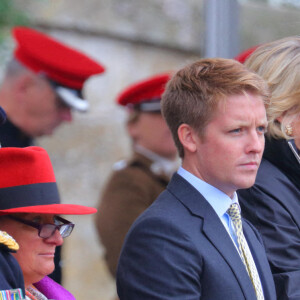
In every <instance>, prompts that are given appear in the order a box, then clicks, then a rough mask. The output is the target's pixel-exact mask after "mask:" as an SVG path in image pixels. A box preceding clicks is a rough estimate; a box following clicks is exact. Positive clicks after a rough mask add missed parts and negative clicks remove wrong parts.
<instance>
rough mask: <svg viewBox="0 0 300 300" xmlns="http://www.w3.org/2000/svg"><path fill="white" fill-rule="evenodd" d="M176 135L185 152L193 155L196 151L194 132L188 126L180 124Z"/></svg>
mask: <svg viewBox="0 0 300 300" xmlns="http://www.w3.org/2000/svg"><path fill="white" fill-rule="evenodd" d="M177 134H178V138H179V140H180V142H181V144H182V146H183V148H184V150H185V152H187V151H188V152H192V153H193V152H195V151H196V150H197V144H196V136H195V131H194V129H193V128H192V127H191V126H190V125H188V124H185V123H184V124H181V125H180V126H179V127H178V130H177Z"/></svg>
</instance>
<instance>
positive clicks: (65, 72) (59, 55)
mask: <svg viewBox="0 0 300 300" xmlns="http://www.w3.org/2000/svg"><path fill="white" fill-rule="evenodd" d="M13 36H14V38H15V40H16V42H17V45H16V49H15V52H14V56H15V58H16V59H17V60H18V61H19V62H20V63H22V64H23V65H25V66H26V67H27V68H29V69H30V70H32V71H33V72H36V73H41V74H43V75H45V76H46V77H47V78H49V79H51V80H52V81H53V82H55V83H56V85H59V86H60V87H61V88H63V91H62V90H61V89H59V90H58V91H57V92H58V94H59V95H60V96H61V98H62V100H65V102H66V103H67V104H68V105H70V106H71V107H74V108H75V109H79V110H82V111H85V110H87V107H85V105H86V104H87V102H85V103H82V102H84V101H86V100H83V99H80V98H81V97H80V95H79V93H77V95H76V96H77V97H75V98H74V91H77V92H78V91H80V90H81V89H82V87H83V84H84V82H85V81H86V80H87V79H88V78H89V77H90V76H92V75H96V74H100V73H103V72H104V71H105V68H104V67H103V66H102V65H100V64H99V63H98V62H96V61H94V60H92V59H91V58H89V57H88V56H86V55H85V54H83V53H81V52H79V51H77V50H74V49H72V48H70V47H68V46H66V45H64V44H62V43H60V42H58V41H56V40H54V39H52V38H50V37H49V36H47V35H45V34H43V33H41V32H39V31H36V30H34V29H31V28H27V27H15V28H13ZM69 89H71V91H70V90H69ZM68 92H69V93H68ZM72 94H73V97H72V96H71V95H72ZM76 98H77V99H76ZM78 101H79V102H78Z"/></svg>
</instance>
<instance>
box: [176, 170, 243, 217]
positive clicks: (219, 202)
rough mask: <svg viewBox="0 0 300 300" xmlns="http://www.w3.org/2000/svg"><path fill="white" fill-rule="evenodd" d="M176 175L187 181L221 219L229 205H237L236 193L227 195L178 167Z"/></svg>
mask: <svg viewBox="0 0 300 300" xmlns="http://www.w3.org/2000/svg"><path fill="white" fill-rule="evenodd" d="M177 173H178V174H179V175H180V176H182V177H183V178H184V179H185V180H187V181H188V182H189V183H190V184H191V185H192V186H193V187H194V188H195V189H196V190H197V191H198V192H199V193H201V195H202V196H203V197H204V198H205V199H206V200H207V202H208V203H209V204H210V205H211V206H212V208H213V209H214V211H215V212H216V214H217V215H218V216H219V218H221V217H222V216H223V215H224V214H225V213H226V212H227V210H228V208H229V207H230V205H231V204H233V203H238V198H237V194H236V192H234V194H233V197H232V198H230V197H229V196H228V195H226V194H225V193H223V192H222V191H220V190H219V189H217V188H215V187H214V186H212V185H210V184H209V183H207V182H205V181H203V180H201V179H200V178H198V177H196V176H195V175H193V174H192V173H190V172H188V171H187V170H185V169H184V168H182V167H180V168H179V169H178V171H177Z"/></svg>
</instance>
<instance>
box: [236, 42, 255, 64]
mask: <svg viewBox="0 0 300 300" xmlns="http://www.w3.org/2000/svg"><path fill="white" fill-rule="evenodd" d="M258 47H259V45H256V46H253V47H251V48H249V49H247V50H244V51H243V52H241V53H240V54H238V55H237V56H236V57H235V58H234V59H235V60H237V61H239V62H240V63H241V64H243V63H244V62H245V61H246V59H247V58H248V57H249V56H250V55H251V54H252V53H253V52H254V51H255V50H256V49H257V48H258Z"/></svg>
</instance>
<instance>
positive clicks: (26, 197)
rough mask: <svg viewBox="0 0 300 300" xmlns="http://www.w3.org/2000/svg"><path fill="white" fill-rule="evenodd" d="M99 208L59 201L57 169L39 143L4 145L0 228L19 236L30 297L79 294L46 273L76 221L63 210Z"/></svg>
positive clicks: (20, 258) (0, 163) (1, 152)
mask: <svg viewBox="0 0 300 300" xmlns="http://www.w3.org/2000/svg"><path fill="white" fill-rule="evenodd" d="M96 211H97V210H96V209H95V208H91V207H86V206H81V205H73V204H60V199H59V195H58V191H57V186H56V181H55V177H54V173H53V168H52V165H51V162H50V159H49V156H48V154H47V152H46V151H45V150H44V149H42V148H40V147H27V148H2V149H0V215H1V216H0V228H1V230H4V231H6V232H7V233H8V234H10V235H11V236H13V237H14V239H15V240H16V241H17V243H18V244H19V246H20V248H19V250H18V251H17V252H16V253H14V254H13V255H14V256H15V258H16V259H17V261H18V263H19V264H20V266H21V269H22V272H23V276H24V282H25V290H26V299H33V300H35V299H56V300H59V299H61V300H62V299H63V300H69V299H75V298H74V297H73V296H72V295H71V294H70V293H69V292H68V291H66V290H64V289H63V288H62V287H61V286H60V285H58V284H57V283H55V282H54V281H52V280H51V279H50V278H48V277H47V275H49V274H50V273H52V272H53V270H54V253H55V248H56V247H57V246H59V245H61V244H62V243H63V239H64V238H66V237H68V236H69V235H70V234H71V232H72V230H73V228H74V224H73V223H71V222H70V221H67V220H65V219H64V218H62V217H60V215H69V214H70V215H81V214H82V215H83V214H92V213H95V212H96Z"/></svg>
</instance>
